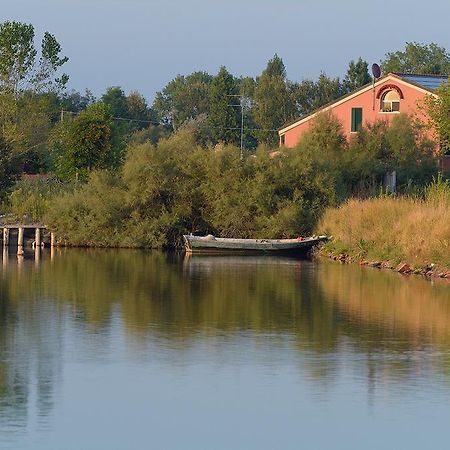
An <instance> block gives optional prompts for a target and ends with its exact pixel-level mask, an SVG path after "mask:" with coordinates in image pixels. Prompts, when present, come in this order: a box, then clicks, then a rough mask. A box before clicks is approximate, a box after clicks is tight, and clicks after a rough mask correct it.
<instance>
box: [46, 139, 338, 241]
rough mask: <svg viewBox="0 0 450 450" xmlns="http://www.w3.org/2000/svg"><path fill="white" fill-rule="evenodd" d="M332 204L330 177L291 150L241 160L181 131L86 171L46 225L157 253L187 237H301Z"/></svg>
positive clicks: (69, 235) (79, 237)
mask: <svg viewBox="0 0 450 450" xmlns="http://www.w3.org/2000/svg"><path fill="white" fill-rule="evenodd" d="M333 203H334V191H333V181H332V178H331V177H330V175H329V174H327V173H323V172H319V171H318V166H317V164H315V163H313V162H309V163H308V162H307V163H305V161H304V160H303V156H302V155H301V154H300V153H299V152H296V151H295V150H294V151H286V152H283V153H282V154H281V155H280V156H278V157H269V155H268V153H267V151H265V150H264V149H260V150H259V151H258V152H257V154H256V156H250V157H248V158H244V159H243V160H241V158H240V152H239V149H238V148H237V147H233V146H225V145H218V146H216V147H209V148H207V149H205V148H202V147H200V146H198V145H196V144H195V142H194V138H193V136H192V135H191V134H190V133H188V132H186V131H184V132H180V133H177V134H175V135H173V136H172V137H170V138H169V139H167V140H162V141H160V142H159V143H158V145H157V146H153V145H151V144H150V143H146V144H142V145H137V146H132V147H130V148H129V149H128V152H127V156H126V160H125V164H124V166H123V170H122V171H121V173H120V174H117V175H113V174H111V173H110V172H107V171H100V172H98V171H97V172H92V174H91V176H90V178H89V181H88V183H87V184H85V185H81V186H80V187H79V188H78V189H77V190H76V191H75V192H74V193H70V194H66V195H64V196H63V197H62V198H60V199H58V200H57V201H56V202H55V203H54V207H53V208H52V210H51V211H50V212H49V214H48V216H47V223H48V224H49V225H50V226H51V227H52V229H54V230H55V231H57V233H58V235H59V236H61V237H62V238H64V239H66V240H67V241H68V242H69V243H71V244H74V245H88V244H95V245H112V246H125V247H165V246H173V245H177V244H180V238H181V235H182V234H183V233H187V232H197V233H208V232H213V233H216V234H219V235H221V236H234V237H238V236H240V237H252V236H253V237H258V236H259V237H287V236H297V235H299V234H307V233H308V232H310V231H311V230H312V228H313V226H314V225H315V223H316V221H317V220H318V218H319V217H320V215H321V213H322V212H323V210H324V208H325V207H326V206H328V205H330V204H333Z"/></svg>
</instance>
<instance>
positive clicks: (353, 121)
mask: <svg viewBox="0 0 450 450" xmlns="http://www.w3.org/2000/svg"><path fill="white" fill-rule="evenodd" d="M446 81H447V77H444V76H438V75H412V74H393V73H389V74H387V75H385V76H383V77H381V78H379V79H378V80H377V81H376V82H375V84H374V85H372V84H371V85H367V86H364V87H362V88H361V89H359V90H357V91H355V92H352V93H351V94H348V95H346V96H344V97H342V98H340V99H338V100H336V101H335V102H334V103H331V104H329V105H327V106H324V107H323V108H321V109H320V110H318V111H316V112H314V113H312V114H309V115H308V116H306V117H303V118H301V119H299V120H297V121H295V122H293V123H291V124H289V125H286V126H285V127H284V128H282V129H281V130H279V132H278V134H279V136H280V145H281V146H285V147H288V148H291V147H295V145H296V144H297V143H298V141H299V139H300V137H301V135H302V134H303V133H304V132H305V131H306V130H308V128H309V127H310V126H311V120H312V119H313V118H314V117H315V116H317V114H319V113H321V112H324V111H331V112H332V113H333V115H334V116H336V117H337V118H338V119H339V120H340V121H341V123H342V126H343V129H344V133H345V135H346V136H347V138H349V137H350V136H351V135H352V134H353V133H357V132H358V130H359V128H360V127H361V126H364V125H366V124H367V123H371V122H375V121H377V120H386V121H389V122H390V121H391V120H392V119H393V117H394V116H395V115H396V114H399V113H400V112H402V113H408V114H410V115H413V116H415V117H417V118H419V119H425V113H424V112H423V110H422V109H421V108H420V107H419V104H420V102H421V101H422V100H423V98H424V97H425V96H426V95H436V94H435V93H434V91H435V90H436V88H437V87H438V86H439V85H441V84H442V83H444V82H446ZM446 159H447V158H446Z"/></svg>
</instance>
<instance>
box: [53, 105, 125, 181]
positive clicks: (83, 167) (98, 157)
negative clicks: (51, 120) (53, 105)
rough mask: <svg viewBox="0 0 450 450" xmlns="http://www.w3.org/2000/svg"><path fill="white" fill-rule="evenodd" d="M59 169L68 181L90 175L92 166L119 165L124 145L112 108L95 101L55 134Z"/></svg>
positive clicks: (57, 168) (55, 152)
mask: <svg viewBox="0 0 450 450" xmlns="http://www.w3.org/2000/svg"><path fill="white" fill-rule="evenodd" d="M53 139H54V144H53V159H54V161H55V170H56V172H57V173H58V175H59V176H60V177H61V178H63V179H65V180H73V179H81V180H85V179H87V177H88V173H89V171H91V170H92V169H100V168H112V167H118V165H119V164H120V162H121V157H122V144H121V142H120V140H119V136H118V135H117V130H116V127H115V124H114V120H113V117H112V114H111V111H110V109H109V108H108V106H107V105H105V104H104V103H100V102H99V103H94V104H92V105H90V106H89V107H88V108H86V110H84V111H82V112H81V113H80V114H79V115H77V116H76V117H75V119H73V121H72V122H70V123H67V124H61V126H60V127H59V128H57V129H56V130H55V133H54V138H53Z"/></svg>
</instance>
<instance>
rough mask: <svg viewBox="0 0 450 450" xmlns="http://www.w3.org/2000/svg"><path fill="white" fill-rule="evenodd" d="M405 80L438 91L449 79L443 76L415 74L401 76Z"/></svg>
mask: <svg viewBox="0 0 450 450" xmlns="http://www.w3.org/2000/svg"><path fill="white" fill-rule="evenodd" d="M399 76H400V77H401V78H403V79H404V80H408V81H411V82H412V83H415V84H418V85H419V86H422V87H423V88H425V89H428V90H430V91H434V90H436V89H437V88H438V87H439V86H440V85H441V84H443V83H447V81H448V79H447V77H445V76H441V75H414V74H403V73H402V74H399Z"/></svg>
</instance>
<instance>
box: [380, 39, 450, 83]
mask: <svg viewBox="0 0 450 450" xmlns="http://www.w3.org/2000/svg"><path fill="white" fill-rule="evenodd" d="M381 67H382V69H383V72H384V73H389V72H397V73H418V74H437V75H449V74H450V54H449V53H448V52H447V50H446V49H445V48H444V47H439V46H438V45H437V44H435V43H433V42H432V43H431V44H419V43H417V42H407V43H406V46H405V50H404V51H397V52H393V53H387V54H386V57H385V59H384V60H383V61H381Z"/></svg>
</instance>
